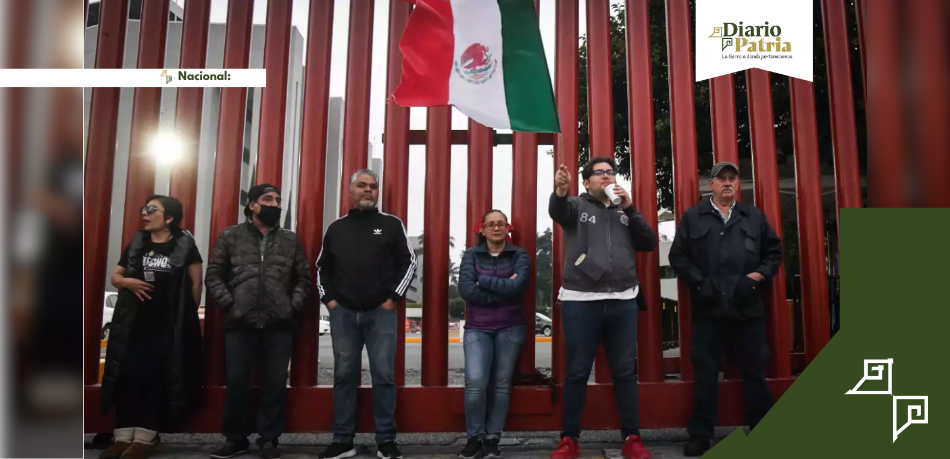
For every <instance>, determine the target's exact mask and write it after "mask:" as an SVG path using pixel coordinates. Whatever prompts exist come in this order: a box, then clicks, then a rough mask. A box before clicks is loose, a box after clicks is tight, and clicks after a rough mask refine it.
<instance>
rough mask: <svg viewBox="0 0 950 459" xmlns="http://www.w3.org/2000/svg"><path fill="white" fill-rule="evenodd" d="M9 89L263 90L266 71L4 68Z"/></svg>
mask: <svg viewBox="0 0 950 459" xmlns="http://www.w3.org/2000/svg"><path fill="white" fill-rule="evenodd" d="M0 85H2V86H4V87H8V88H96V87H100V88H142V87H152V88H187V87H191V88H263V87H265V86H266V85H267V70H266V69H0Z"/></svg>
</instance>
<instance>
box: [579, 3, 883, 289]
mask: <svg viewBox="0 0 950 459" xmlns="http://www.w3.org/2000/svg"><path fill="white" fill-rule="evenodd" d="M813 2H814V4H813V8H814V11H815V18H814V42H813V48H814V74H815V79H814V88H815V110H816V115H817V120H816V121H817V125H818V148H819V158H820V161H821V162H822V164H823V168H824V169H825V170H832V167H833V164H834V158H833V155H834V153H833V145H832V142H831V128H830V126H831V105H830V97H829V93H828V74H827V64H826V62H825V45H824V30H823V29H822V19H821V2H820V0H813ZM848 4H849V7H848V8H846V10H847V14H848V26H849V37H850V38H851V45H852V46H851V49H850V51H851V53H850V54H851V56H850V58H851V59H850V60H851V63H852V66H851V68H852V81H853V82H854V87H855V88H856V90H855V91H854V96H855V119H856V120H857V139H858V151H859V162H860V167H861V170H862V172H866V171H867V124H866V122H865V101H864V98H863V96H864V93H863V91H861V90H860V88H861V87H862V86H861V85H862V84H863V83H862V75H861V66H860V64H859V63H860V62H861V56H860V48H859V47H858V38H857V37H858V33H857V19H856V16H855V7H854V0H849V1H848ZM689 6H690V11H691V12H692V14H691V15H690V17H691V21H692V24H691V27H690V30H695V29H696V27H695V25H696V24H695V16H696V14H695V11H696V8H695V0H690V1H689ZM665 14H666V9H665V1H664V0H650V26H651V27H650V45H651V47H652V50H651V53H650V54H651V58H652V67H653V76H652V83H653V112H654V133H653V134H654V143H655V151H656V182H657V183H656V185H657V195H658V196H657V197H658V200H659V203H658V204H659V207H661V208H667V209H669V210H670V211H673V210H674V203H673V145H672V131H671V125H670V87H669V66H668V61H667V43H666V15H665ZM625 36H626V29H625V21H624V6H623V5H614V7H613V14H612V15H611V17H610V41H611V78H612V84H611V87H612V89H613V106H614V116H613V122H614V152H613V153H614V157H615V159H616V161H617V165H618V171H617V172H619V173H620V174H621V175H623V176H624V177H626V178H627V179H629V178H630V170H631V168H630V131H629V119H628V104H627V72H626V64H627V63H626V43H625ZM695 39H696V37H693V40H694V46H692V49H693V50H695V49H696V46H695ZM578 62H579V75H578V102H579V107H578V108H579V110H578V120H577V122H578V132H579V133H580V134H581V136H582V138H583V137H584V136H585V135H586V134H587V133H588V105H587V104H588V103H587V38H586V37H583V38H582V39H581V45H580V49H579V51H578ZM693 62H695V59H693ZM771 83H772V104H773V112H774V120H775V122H774V126H775V140H776V147H777V160H778V164H779V166H783V165H785V163H786V162H787V161H789V160H792V158H793V157H794V156H793V154H794V145H793V141H792V117H791V100H790V97H789V79H788V78H787V77H784V76H781V75H772V78H771ZM694 93H695V100H696V106H695V110H696V147H697V152H698V158H697V160H698V164H699V170H700V172H701V173H708V171H709V170H710V168H711V167H712V164H713V144H712V126H711V122H712V120H711V116H710V113H711V101H710V96H709V82H708V81H703V82H699V83H696V84H695V86H694ZM746 94H747V91H746V78H745V72H739V73H736V74H735V96H736V122H737V128H738V129H737V131H738V132H737V142H738V146H739V158H740V159H743V158H750V157H751V154H752V145H751V138H750V130H749V106H748V100H747V96H746ZM598 154H601V155H602V153H599V152H598ZM579 156H580V158H579V164H584V163H586V162H587V160H588V158H589V157H590V146H589V144H586V143H583V144H581V145H580V151H579ZM697 198H698V197H697ZM794 199H795V197H794V196H793V197H791V198H788V199H787V200H785V201H786V202H783V211H782V229H783V233H784V234H783V235H784V242H785V243H784V251H785V265H786V268H787V271H788V274H789V275H794V274H795V273H797V272H798V271H799V267H798V239H797V235H798V227H797V222H796V216H795V205H796V204H795V202H794ZM826 230H828V231H834V229H833V228H826Z"/></svg>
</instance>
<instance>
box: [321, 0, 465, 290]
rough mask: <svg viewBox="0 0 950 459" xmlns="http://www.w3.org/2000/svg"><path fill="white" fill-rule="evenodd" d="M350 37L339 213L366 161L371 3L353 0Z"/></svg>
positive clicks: (350, 204) (346, 205)
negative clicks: (352, 179) (358, 172)
mask: <svg viewBox="0 0 950 459" xmlns="http://www.w3.org/2000/svg"><path fill="white" fill-rule="evenodd" d="M349 36H350V42H349V45H348V47H349V49H348V50H347V58H346V69H347V70H346V102H345V103H346V108H345V112H344V114H343V168H342V171H343V180H342V181H341V185H342V187H343V192H342V193H341V194H340V215H346V213H347V212H349V209H350V208H351V207H353V202H352V201H351V200H350V197H349V194H348V193H347V190H349V187H350V175H352V174H353V173H354V172H356V171H357V170H358V169H364V168H366V164H367V163H368V161H369V158H368V154H369V82H370V67H372V63H373V5H372V4H370V2H358V3H357V2H354V3H353V5H352V6H351V7H350V33H349ZM446 282H448V281H446Z"/></svg>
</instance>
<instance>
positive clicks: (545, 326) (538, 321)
mask: <svg viewBox="0 0 950 459" xmlns="http://www.w3.org/2000/svg"><path fill="white" fill-rule="evenodd" d="M553 324H554V322H553V321H552V320H551V318H550V317H548V316H546V315H544V314H541V313H540V312H536V313H534V332H535V333H536V334H538V335H544V336H551V330H552V328H551V326H552V325H553Z"/></svg>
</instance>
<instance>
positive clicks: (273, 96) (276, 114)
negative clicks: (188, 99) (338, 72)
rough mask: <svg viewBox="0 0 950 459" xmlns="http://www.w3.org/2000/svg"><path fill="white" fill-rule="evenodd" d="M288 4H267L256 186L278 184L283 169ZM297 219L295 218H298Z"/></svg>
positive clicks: (273, 0)
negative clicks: (264, 71) (259, 184)
mask: <svg viewBox="0 0 950 459" xmlns="http://www.w3.org/2000/svg"><path fill="white" fill-rule="evenodd" d="M292 12H293V5H292V4H291V1H290V0H268V2H267V26H266V28H265V31H264V68H265V69H267V87H265V88H264V89H263V91H262V94H261V123H260V131H259V132H260V134H259V135H258V138H257V183H271V184H274V185H277V186H280V184H281V177H282V175H283V171H284V169H283V167H284V126H285V125H286V119H287V116H286V111H287V72H288V70H287V63H288V61H289V59H290V56H289V54H290V14H291V13H292ZM298 215H299V214H298Z"/></svg>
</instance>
